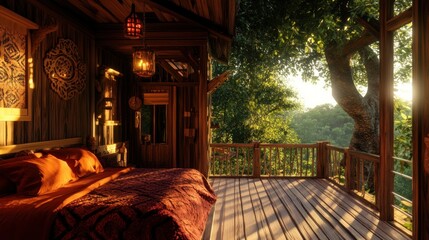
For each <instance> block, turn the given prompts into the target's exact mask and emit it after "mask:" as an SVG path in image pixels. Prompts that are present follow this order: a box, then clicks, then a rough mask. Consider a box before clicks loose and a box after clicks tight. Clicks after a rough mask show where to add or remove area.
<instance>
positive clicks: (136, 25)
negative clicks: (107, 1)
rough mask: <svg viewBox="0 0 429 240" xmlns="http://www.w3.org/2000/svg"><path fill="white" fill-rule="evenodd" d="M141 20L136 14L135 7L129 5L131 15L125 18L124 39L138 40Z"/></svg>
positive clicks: (140, 31) (141, 26)
mask: <svg viewBox="0 0 429 240" xmlns="http://www.w3.org/2000/svg"><path fill="white" fill-rule="evenodd" d="M142 28H143V24H142V20H140V18H139V17H138V16H137V14H136V6H135V5H134V3H132V4H131V13H130V15H128V17H127V18H125V23H124V35H125V37H126V38H130V39H139V38H140V36H141V35H142Z"/></svg>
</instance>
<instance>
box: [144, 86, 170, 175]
mask: <svg viewBox="0 0 429 240" xmlns="http://www.w3.org/2000/svg"><path fill="white" fill-rule="evenodd" d="M175 109H176V102H175V87H162V86H159V87H151V88H150V89H144V92H143V106H142V110H141V133H142V143H143V146H142V151H143V152H142V154H143V162H142V166H143V167H155V168H164V167H176V147H175V143H176V140H175V139H176V134H175V129H176V127H175V126H176V114H175V112H176V111H175Z"/></svg>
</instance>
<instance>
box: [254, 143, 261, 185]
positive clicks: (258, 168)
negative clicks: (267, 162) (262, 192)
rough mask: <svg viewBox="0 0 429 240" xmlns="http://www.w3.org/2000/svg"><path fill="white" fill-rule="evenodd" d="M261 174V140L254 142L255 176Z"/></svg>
mask: <svg viewBox="0 0 429 240" xmlns="http://www.w3.org/2000/svg"><path fill="white" fill-rule="evenodd" d="M260 176H261V148H260V144H259V142H254V143H253V177H255V178H258V177H260Z"/></svg>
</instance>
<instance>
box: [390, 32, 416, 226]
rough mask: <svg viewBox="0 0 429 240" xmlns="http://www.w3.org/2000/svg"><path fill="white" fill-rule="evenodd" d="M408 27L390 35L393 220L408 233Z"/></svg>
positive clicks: (409, 36)
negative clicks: (392, 75)
mask: <svg viewBox="0 0 429 240" xmlns="http://www.w3.org/2000/svg"><path fill="white" fill-rule="evenodd" d="M411 46H412V24H408V25H405V26H403V27H401V28H400V29H398V30H397V31H395V32H394V53H393V54H394V142H393V147H394V150H393V155H394V172H393V177H394V179H393V182H394V193H393V195H394V206H395V211H394V217H395V220H396V221H397V222H399V223H400V224H402V225H403V226H404V227H406V228H407V229H409V230H411V228H412V224H411V214H412V178H411V177H412V150H413V149H412V118H411V107H412V87H411V82H412V49H411Z"/></svg>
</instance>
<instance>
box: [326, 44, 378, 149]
mask: <svg viewBox="0 0 429 240" xmlns="http://www.w3.org/2000/svg"><path fill="white" fill-rule="evenodd" d="M338 45H339V44H330V45H329V46H327V47H326V49H325V57H326V60H327V63H328V68H329V72H330V74H331V86H332V96H333V97H334V99H335V100H336V102H337V103H338V105H340V106H341V108H342V109H343V110H344V111H345V112H346V113H347V114H348V115H349V116H350V117H352V118H353V120H354V130H353V136H352V139H351V141H350V145H349V147H350V149H352V150H358V151H362V152H368V153H373V154H378V153H379V111H378V106H379V75H378V73H379V69H380V63H379V60H378V58H377V56H376V54H375V53H374V52H373V51H372V50H371V49H370V48H369V47H364V48H362V49H361V50H359V55H360V57H361V59H362V61H363V63H364V66H365V69H366V72H367V74H366V75H367V78H368V90H367V93H366V94H365V96H362V95H361V94H360V93H359V92H358V90H357V88H356V86H355V83H354V79H353V75H352V68H351V66H350V57H349V56H345V55H344V54H342V51H341V48H339V47H338Z"/></svg>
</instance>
